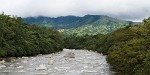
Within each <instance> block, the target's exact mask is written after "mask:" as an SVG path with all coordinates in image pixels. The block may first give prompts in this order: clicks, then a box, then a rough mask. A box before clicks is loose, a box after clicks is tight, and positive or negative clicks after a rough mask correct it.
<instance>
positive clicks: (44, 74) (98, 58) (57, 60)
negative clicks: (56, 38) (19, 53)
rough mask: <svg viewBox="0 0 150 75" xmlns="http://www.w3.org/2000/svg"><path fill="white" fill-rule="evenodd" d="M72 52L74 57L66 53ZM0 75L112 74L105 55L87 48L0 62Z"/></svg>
mask: <svg viewBox="0 0 150 75" xmlns="http://www.w3.org/2000/svg"><path fill="white" fill-rule="evenodd" d="M69 52H72V53H74V54H75V55H74V58H69V57H67V56H66V55H67V54H68V53H69ZM0 75H114V72H113V71H110V66H109V65H108V64H107V62H106V56H103V55H102V54H99V53H96V52H92V51H87V50H71V49H64V50H63V51H62V52H59V53H55V54H49V55H38V56H36V57H23V58H19V59H16V60H13V61H12V62H4V63H1V64H0Z"/></svg>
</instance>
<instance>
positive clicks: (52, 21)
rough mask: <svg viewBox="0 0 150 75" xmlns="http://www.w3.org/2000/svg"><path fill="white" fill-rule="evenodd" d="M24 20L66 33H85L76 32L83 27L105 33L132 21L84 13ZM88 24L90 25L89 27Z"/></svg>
mask: <svg viewBox="0 0 150 75" xmlns="http://www.w3.org/2000/svg"><path fill="white" fill-rule="evenodd" d="M24 22H26V23H30V24H37V25H40V26H46V27H52V28H54V29H57V30H61V29H64V31H65V34H68V35H70V34H72V35H85V34H87V33H86V32H83V31H81V32H80V33H78V31H80V30H82V29H83V30H84V29H85V28H86V30H85V31H87V32H89V31H92V32H91V34H93V33H95V32H97V31H98V32H97V33H102V34H106V33H109V32H112V31H114V30H116V29H118V28H122V27H125V26H127V25H129V23H132V22H131V21H125V20H119V19H116V18H112V17H109V16H106V15H85V16H83V17H79V16H72V15H71V16H60V17H56V18H52V17H44V16H38V17H27V18H24ZM89 25H90V26H92V27H89ZM79 29H80V30H79ZM73 30H74V31H75V32H74V31H73ZM100 30H101V31H100ZM102 30H103V31H102ZM66 31H67V32H66ZM76 33H77V34H76ZM82 33H84V34H82Z"/></svg>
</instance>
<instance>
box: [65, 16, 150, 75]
mask: <svg viewBox="0 0 150 75" xmlns="http://www.w3.org/2000/svg"><path fill="white" fill-rule="evenodd" d="M149 30H150V18H148V19H145V20H144V21H143V23H141V24H137V25H129V26H127V27H125V28H121V29H118V30H116V31H114V32H112V33H109V34H106V35H102V34H99V35H94V36H93V35H92V36H91V35H86V36H69V37H66V38H65V39H64V41H65V44H64V45H65V47H66V48H77V49H90V50H94V51H97V52H100V53H103V54H107V55H108V56H107V62H108V63H110V65H112V66H113V68H114V69H115V70H116V71H117V72H119V75H149V74H150V31H149Z"/></svg>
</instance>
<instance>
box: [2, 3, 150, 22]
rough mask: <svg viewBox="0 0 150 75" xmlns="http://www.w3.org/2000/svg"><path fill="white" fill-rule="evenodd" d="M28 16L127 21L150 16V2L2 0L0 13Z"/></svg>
mask: <svg viewBox="0 0 150 75" xmlns="http://www.w3.org/2000/svg"><path fill="white" fill-rule="evenodd" d="M2 11H4V12H5V13H6V14H10V15H18V16H22V17H28V16H39V15H41V16H49V17H57V16H66V15H76V16H83V15H86V14H97V15H109V16H112V17H116V18H120V19H126V20H141V19H143V18H146V17H148V16H150V1H149V0H0V12H2Z"/></svg>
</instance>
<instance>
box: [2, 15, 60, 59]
mask: <svg viewBox="0 0 150 75" xmlns="http://www.w3.org/2000/svg"><path fill="white" fill-rule="evenodd" d="M62 41H63V40H62V36H61V34H60V33H59V32H58V31H56V30H53V29H51V28H46V27H39V26H36V25H28V24H25V23H23V22H22V19H21V18H20V17H13V18H12V17H10V16H9V15H5V14H4V13H2V14H0V57H18V56H30V55H32V56H33V55H37V54H47V53H53V52H58V51H61V50H62V49H63V46H62Z"/></svg>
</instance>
